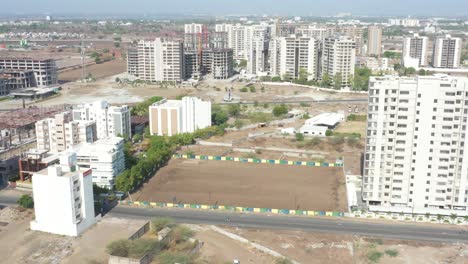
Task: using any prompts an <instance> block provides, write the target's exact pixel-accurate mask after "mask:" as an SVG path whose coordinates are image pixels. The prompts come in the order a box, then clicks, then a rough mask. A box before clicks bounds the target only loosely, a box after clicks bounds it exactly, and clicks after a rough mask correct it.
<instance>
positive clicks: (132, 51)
mask: <svg viewBox="0 0 468 264" xmlns="http://www.w3.org/2000/svg"><path fill="white" fill-rule="evenodd" d="M127 72H128V74H130V75H133V76H138V74H139V73H138V48H129V49H128V50H127Z"/></svg>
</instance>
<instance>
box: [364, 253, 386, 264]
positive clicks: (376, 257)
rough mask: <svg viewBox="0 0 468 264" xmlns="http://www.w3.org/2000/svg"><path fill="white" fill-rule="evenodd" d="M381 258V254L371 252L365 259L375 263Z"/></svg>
mask: <svg viewBox="0 0 468 264" xmlns="http://www.w3.org/2000/svg"><path fill="white" fill-rule="evenodd" d="M382 256H383V253H382V252H379V251H375V250H372V251H371V252H369V253H367V259H368V260H369V261H370V262H371V263H377V262H379V260H380V258H381V257H382Z"/></svg>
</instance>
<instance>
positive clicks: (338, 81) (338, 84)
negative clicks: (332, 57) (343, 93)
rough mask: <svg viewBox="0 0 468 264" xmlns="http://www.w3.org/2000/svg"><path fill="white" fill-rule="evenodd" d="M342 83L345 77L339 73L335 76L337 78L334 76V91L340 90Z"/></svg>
mask: <svg viewBox="0 0 468 264" xmlns="http://www.w3.org/2000/svg"><path fill="white" fill-rule="evenodd" d="M342 83H343V77H342V75H341V72H339V73H337V74H335V76H333V89H335V90H340V89H341V84H342Z"/></svg>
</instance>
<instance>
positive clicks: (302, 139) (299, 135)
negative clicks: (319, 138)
mask: <svg viewBox="0 0 468 264" xmlns="http://www.w3.org/2000/svg"><path fill="white" fill-rule="evenodd" d="M296 140H297V141H304V134H302V133H296Z"/></svg>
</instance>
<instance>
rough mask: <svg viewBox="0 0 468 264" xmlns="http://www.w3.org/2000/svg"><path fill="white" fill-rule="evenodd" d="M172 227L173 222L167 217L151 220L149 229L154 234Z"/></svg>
mask: <svg viewBox="0 0 468 264" xmlns="http://www.w3.org/2000/svg"><path fill="white" fill-rule="evenodd" d="M173 225H174V221H173V220H172V219H171V218H168V217H158V218H154V219H153V220H151V229H152V230H153V231H154V232H159V231H161V230H162V229H163V228H165V227H171V226H173Z"/></svg>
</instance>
